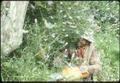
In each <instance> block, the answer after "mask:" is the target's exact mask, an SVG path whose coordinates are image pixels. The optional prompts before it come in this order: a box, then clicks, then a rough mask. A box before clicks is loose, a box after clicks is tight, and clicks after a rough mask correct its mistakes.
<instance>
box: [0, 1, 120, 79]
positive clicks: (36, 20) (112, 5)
mask: <svg viewBox="0 0 120 83" xmlns="http://www.w3.org/2000/svg"><path fill="white" fill-rule="evenodd" d="M118 10H119V2H117V1H54V2H52V1H31V2H30V3H29V6H28V10H27V14H26V19H25V24H24V25H25V26H24V29H25V30H28V31H29V32H28V33H27V34H24V38H23V43H22V45H21V46H20V47H19V48H18V49H16V50H15V51H14V52H12V53H11V54H10V55H9V56H7V57H4V58H2V59H1V67H2V72H1V78H2V80H10V81H13V80H16V81H17V80H22V81H24V80H27V81H31V80H34V81H36V80H38V81H41V80H43V81H47V80H50V79H49V75H50V74H52V73H54V72H57V71H60V69H61V68H62V66H63V65H64V62H65V61H66V58H64V55H63V54H62V52H61V51H60V50H61V49H62V48H75V43H76V42H77V40H78V38H79V37H80V35H81V34H83V32H84V31H86V30H88V29H92V30H93V31H94V35H95V40H96V42H95V46H96V48H97V50H98V51H99V52H100V58H101V63H102V71H101V72H100V73H99V74H98V75H95V76H94V80H98V81H103V80H106V81H108V80H110V81H113V80H119V43H118V41H119V39H118V37H119V28H118V24H119V11H118ZM54 61H56V62H54Z"/></svg>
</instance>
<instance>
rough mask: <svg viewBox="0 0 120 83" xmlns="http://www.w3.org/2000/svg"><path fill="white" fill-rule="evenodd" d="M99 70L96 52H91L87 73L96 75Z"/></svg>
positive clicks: (99, 65)
mask: <svg viewBox="0 0 120 83" xmlns="http://www.w3.org/2000/svg"><path fill="white" fill-rule="evenodd" d="M100 69H101V64H100V59H99V56H98V54H97V52H96V50H93V52H92V56H91V58H90V65H89V66H88V71H89V73H90V74H93V73H96V72H98V71H99V70H100Z"/></svg>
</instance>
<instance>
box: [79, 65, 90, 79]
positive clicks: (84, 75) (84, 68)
mask: <svg viewBox="0 0 120 83" xmlns="http://www.w3.org/2000/svg"><path fill="white" fill-rule="evenodd" d="M80 71H81V74H82V75H81V78H87V77H88V76H89V72H88V67H87V66H80Z"/></svg>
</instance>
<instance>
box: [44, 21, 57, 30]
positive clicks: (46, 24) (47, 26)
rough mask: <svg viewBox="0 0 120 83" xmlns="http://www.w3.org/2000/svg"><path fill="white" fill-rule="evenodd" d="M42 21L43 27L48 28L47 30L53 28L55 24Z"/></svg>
mask: <svg viewBox="0 0 120 83" xmlns="http://www.w3.org/2000/svg"><path fill="white" fill-rule="evenodd" d="M43 20H44V24H45V27H46V28H48V29H52V28H53V27H55V24H52V23H50V22H47V20H46V19H43Z"/></svg>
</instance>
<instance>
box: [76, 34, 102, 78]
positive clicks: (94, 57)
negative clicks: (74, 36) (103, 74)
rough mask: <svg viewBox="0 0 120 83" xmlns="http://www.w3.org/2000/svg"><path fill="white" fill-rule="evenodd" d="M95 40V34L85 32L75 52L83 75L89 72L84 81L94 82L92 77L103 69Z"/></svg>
mask: <svg viewBox="0 0 120 83" xmlns="http://www.w3.org/2000/svg"><path fill="white" fill-rule="evenodd" d="M93 42H94V38H93V33H90V32H89V33H88V32H85V33H84V35H82V36H81V38H80V40H79V42H78V45H77V46H78V48H77V49H76V51H75V57H76V58H77V61H78V64H77V66H79V67H80V71H82V73H84V72H87V74H86V75H83V76H82V77H83V80H92V75H93V74H94V73H96V72H97V71H98V70H100V69H101V67H100V66H101V65H100V60H99V57H98V54H97V51H96V49H95V47H94V45H93Z"/></svg>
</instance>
